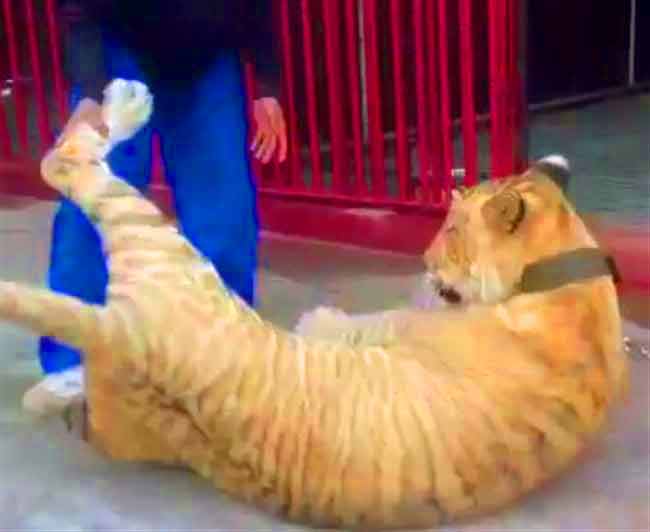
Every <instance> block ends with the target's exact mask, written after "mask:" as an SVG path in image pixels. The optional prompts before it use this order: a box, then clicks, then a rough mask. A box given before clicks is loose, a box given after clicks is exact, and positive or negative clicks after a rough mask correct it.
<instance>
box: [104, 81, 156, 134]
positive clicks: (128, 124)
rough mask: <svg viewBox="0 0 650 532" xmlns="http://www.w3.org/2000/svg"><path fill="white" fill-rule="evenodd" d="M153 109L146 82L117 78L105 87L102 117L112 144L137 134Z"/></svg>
mask: <svg viewBox="0 0 650 532" xmlns="http://www.w3.org/2000/svg"><path fill="white" fill-rule="evenodd" d="M152 111H153V96H152V95H151V93H150V92H149V89H148V88H147V86H146V85H145V84H144V83H141V82H139V81H127V80H124V79H115V80H113V81H111V82H110V83H109V84H108V86H107V87H106V88H105V89H104V102H103V104H102V117H103V120H104V123H105V124H106V126H108V132H109V133H108V134H109V138H110V141H111V143H112V144H115V143H118V142H122V141H123V140H126V139H129V138H131V137H132V136H133V135H135V134H136V133H137V132H138V130H140V128H141V127H142V126H144V125H145V124H146V123H147V122H148V121H149V118H150V117H151V113H152Z"/></svg>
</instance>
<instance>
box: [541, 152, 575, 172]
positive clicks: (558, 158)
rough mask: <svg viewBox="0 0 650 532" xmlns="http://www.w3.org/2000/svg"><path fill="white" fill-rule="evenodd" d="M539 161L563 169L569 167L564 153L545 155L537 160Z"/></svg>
mask: <svg viewBox="0 0 650 532" xmlns="http://www.w3.org/2000/svg"><path fill="white" fill-rule="evenodd" d="M539 162H540V163H546V164H550V165H551V166H557V167H559V168H563V169H565V170H569V169H570V165H569V160H568V159H567V158H566V157H565V156H564V155H559V154H553V155H547V156H546V157H543V158H542V159H540V160H539Z"/></svg>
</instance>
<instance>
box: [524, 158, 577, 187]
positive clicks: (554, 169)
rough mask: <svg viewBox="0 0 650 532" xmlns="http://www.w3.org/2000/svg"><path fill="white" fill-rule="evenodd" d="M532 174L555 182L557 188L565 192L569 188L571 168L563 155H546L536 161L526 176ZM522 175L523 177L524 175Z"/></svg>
mask: <svg viewBox="0 0 650 532" xmlns="http://www.w3.org/2000/svg"><path fill="white" fill-rule="evenodd" d="M532 173H540V174H544V175H545V176H546V177H548V178H549V179H551V180H552V181H554V182H555V184H556V185H557V186H559V187H560V188H561V189H562V192H566V191H567V189H568V188H569V180H570V179H571V168H570V166H569V161H568V160H567V158H566V157H564V156H563V155H548V156H547V157H543V158H542V159H539V160H538V161H536V162H535V163H534V164H533V165H532V166H531V167H530V169H529V170H528V171H527V172H526V174H528V175H530V174H532ZM526 174H524V175H526Z"/></svg>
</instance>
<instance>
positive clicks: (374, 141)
mask: <svg viewBox="0 0 650 532" xmlns="http://www.w3.org/2000/svg"><path fill="white" fill-rule="evenodd" d="M326 1H327V0H326ZM363 22H364V24H363V26H364V34H365V47H366V49H365V53H366V81H367V84H368V89H367V90H368V123H369V128H370V169H371V174H372V193H373V195H375V196H379V197H383V196H385V195H386V173H385V171H384V131H383V127H382V119H381V86H380V83H381V78H380V76H379V68H380V66H379V49H378V48H379V40H378V29H377V3H376V0H363Z"/></svg>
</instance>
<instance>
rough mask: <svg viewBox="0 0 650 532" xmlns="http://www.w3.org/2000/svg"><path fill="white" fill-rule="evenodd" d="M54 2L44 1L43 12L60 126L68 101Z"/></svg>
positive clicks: (52, 0) (65, 115)
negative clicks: (44, 12) (48, 40)
mask: <svg viewBox="0 0 650 532" xmlns="http://www.w3.org/2000/svg"><path fill="white" fill-rule="evenodd" d="M54 2H55V0H46V2H45V10H46V13H47V28H48V35H49V38H50V54H51V56H52V69H53V77H54V94H55V95H56V103H57V107H58V111H59V120H60V121H61V124H63V122H64V121H65V120H66V118H67V116H68V101H67V99H66V94H65V84H64V82H63V67H62V65H61V46H60V42H61V41H60V38H61V37H60V33H59V25H58V23H57V20H56V6H55V5H54Z"/></svg>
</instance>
